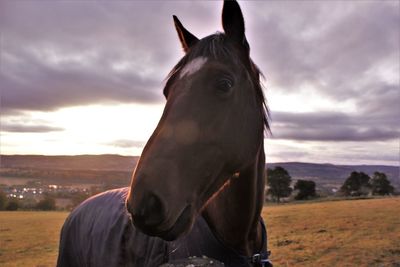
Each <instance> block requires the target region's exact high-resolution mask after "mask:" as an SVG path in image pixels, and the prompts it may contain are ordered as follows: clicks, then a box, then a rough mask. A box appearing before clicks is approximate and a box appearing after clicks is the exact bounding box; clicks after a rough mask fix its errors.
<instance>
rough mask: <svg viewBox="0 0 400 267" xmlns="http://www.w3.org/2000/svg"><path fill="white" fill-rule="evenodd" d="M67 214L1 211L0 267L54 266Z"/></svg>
mask: <svg viewBox="0 0 400 267" xmlns="http://www.w3.org/2000/svg"><path fill="white" fill-rule="evenodd" d="M67 215H68V213H67V212H34V211H32V212H28V211H26V212H23V211H17V212H0V266H4V267H6V266H7V267H11V266H40V267H45V266H55V264H56V259H57V254H58V241H59V234H60V229H61V226H62V224H63V223H64V220H65V218H66V217H67Z"/></svg>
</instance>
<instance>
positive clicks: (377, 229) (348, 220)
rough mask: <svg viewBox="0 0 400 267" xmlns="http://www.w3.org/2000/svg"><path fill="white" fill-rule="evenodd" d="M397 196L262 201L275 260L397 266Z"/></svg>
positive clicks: (399, 241) (286, 263) (399, 208)
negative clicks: (269, 203) (270, 203)
mask: <svg viewBox="0 0 400 267" xmlns="http://www.w3.org/2000/svg"><path fill="white" fill-rule="evenodd" d="M399 214H400V198H384V199H366V200H349V201H334V202H320V203H310V204H297V205H296V204H289V205H281V206H271V207H266V208H264V210H263V216H264V218H265V219H266V221H267V224H268V235H269V248H270V249H271V250H272V255H271V256H272V260H273V262H274V264H275V266H296V267H297V266H400V219H399V218H400V217H399Z"/></svg>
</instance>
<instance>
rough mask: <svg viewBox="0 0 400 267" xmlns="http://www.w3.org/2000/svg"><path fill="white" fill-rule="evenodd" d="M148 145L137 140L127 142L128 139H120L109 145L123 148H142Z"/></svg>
mask: <svg viewBox="0 0 400 267" xmlns="http://www.w3.org/2000/svg"><path fill="white" fill-rule="evenodd" d="M145 144H146V142H145V141H136V140H127V139H118V140H114V141H112V142H109V143H107V145H109V146H115V147H121V148H132V147H137V148H142V147H143V146H144V145H145Z"/></svg>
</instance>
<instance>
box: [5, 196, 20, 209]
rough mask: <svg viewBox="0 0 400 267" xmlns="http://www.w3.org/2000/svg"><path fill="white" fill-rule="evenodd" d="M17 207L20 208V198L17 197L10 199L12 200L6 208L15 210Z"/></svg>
mask: <svg viewBox="0 0 400 267" xmlns="http://www.w3.org/2000/svg"><path fill="white" fill-rule="evenodd" d="M17 209H19V202H18V200H17V199H10V200H9V201H8V204H7V207H6V210H11V211H14V210H17Z"/></svg>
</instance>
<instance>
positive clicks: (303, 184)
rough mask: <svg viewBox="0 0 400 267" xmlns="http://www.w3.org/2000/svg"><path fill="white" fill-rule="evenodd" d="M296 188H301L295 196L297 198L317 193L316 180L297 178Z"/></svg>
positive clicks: (301, 198) (313, 195) (312, 195)
mask: <svg viewBox="0 0 400 267" xmlns="http://www.w3.org/2000/svg"><path fill="white" fill-rule="evenodd" d="M294 190H299V192H298V193H297V195H296V196H295V197H294V198H295V199H297V200H303V199H308V198H311V197H315V196H316V195H317V194H316V192H315V182H314V181H308V180H297V182H296V184H295V185H294Z"/></svg>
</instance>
